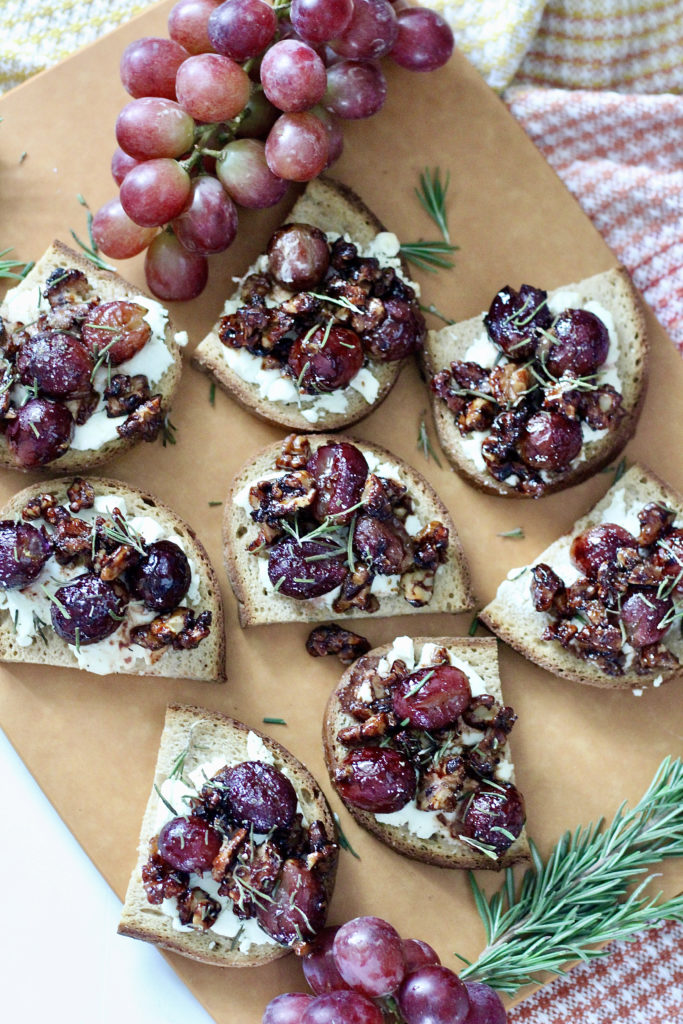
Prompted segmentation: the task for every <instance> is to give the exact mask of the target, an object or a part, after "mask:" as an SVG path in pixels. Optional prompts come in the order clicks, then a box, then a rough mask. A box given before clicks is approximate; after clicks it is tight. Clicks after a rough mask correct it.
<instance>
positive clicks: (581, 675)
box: [478, 465, 683, 690]
mask: <svg viewBox="0 0 683 1024" xmlns="http://www.w3.org/2000/svg"><path fill="white" fill-rule="evenodd" d="M619 491H624V492H627V493H628V494H629V495H630V496H632V497H633V499H634V500H633V501H632V502H631V503H630V504H631V505H635V506H636V507H641V506H642V505H645V504H647V503H648V502H650V501H660V502H664V503H665V504H666V505H668V506H669V507H670V508H675V509H676V510H677V513H678V518H679V520H683V497H682V496H681V495H680V494H678V493H677V492H676V491H674V490H673V488H671V487H670V486H669V485H668V484H666V483H664V481H663V480H661V479H660V478H659V477H658V476H656V474H654V473H653V472H652V471H651V470H649V469H647V468H646V467H644V466H639V465H634V466H632V467H631V468H630V469H629V470H628V471H627V472H626V473H625V474H624V476H623V477H622V478H621V480H620V481H618V483H617V484H614V485H613V486H612V487H611V488H610V489H609V490H608V491H607V494H606V495H605V496H604V498H602V499H601V500H600V501H599V502H597V503H596V504H595V505H594V506H593V508H591V509H590V510H589V511H588V512H587V513H586V515H584V516H582V517H581V518H580V519H578V520H577V521H576V522H575V523H574V526H573V527H572V529H571V530H570V531H569V532H568V533H565V534H563V535H562V536H561V537H559V538H558V539H557V540H556V541H555V542H554V543H553V544H551V545H550V547H548V548H546V549H545V551H542V552H541V553H540V554H539V555H538V556H537V557H536V558H535V559H533V561H532V562H530V563H529V564H530V566H533V565H538V563H539V562H546V561H548V562H550V564H552V558H553V556H557V554H558V552H562V551H563V552H568V549H569V546H570V544H571V541H572V539H573V538H574V537H575V536H576V535H577V534H579V533H582V532H583V531H584V530H587V529H589V527H591V526H595V525H597V524H598V523H600V522H602V521H603V519H602V512H603V510H605V509H607V508H609V506H610V504H611V502H612V499H613V497H614V494H615V493H617V492H619ZM529 581H530V576H529V574H528V573H525V574H524V575H523V576H521V577H520V578H519V584H520V585H519V587H516V588H515V589H514V591H510V594H506V593H505V587H506V584H509V583H515V582H517V581H514V580H510V581H503V583H502V584H501V586H500V587H499V589H498V592H497V594H496V596H495V597H494V599H493V600H492V601H490V602H489V603H488V604H487V605H486V607H485V608H482V610H481V611H480V612H479V613H478V617H479V619H480V620H481V621H482V622H483V623H485V624H486V625H487V626H488V627H489V629H491V630H492V631H493V632H494V633H496V634H497V636H499V637H500V639H501V640H503V641H504V642H505V643H506V644H508V645H509V646H510V647H513V648H514V649H515V650H516V651H518V652H519V653H520V654H522V655H523V656H524V657H525V658H528V659H529V661H533V662H535V663H536V664H537V665H540V667H541V668H544V669H546V670H547V671H548V672H551V673H552V674H553V675H555V676H560V678H562V679H568V680H570V681H571V682H574V683H582V684H584V685H587V686H597V687H600V688H602V689H611V690H627V689H636V690H642V689H645V688H650V687H652V686H654V685H655V680H657V679H659V680H660V682H658V683H657V684H656V685H661V683H664V682H668V681H669V680H670V679H674V678H675V677H676V676H678V675H680V673H681V672H682V671H683V665H679V666H678V667H676V668H669V669H661V670H660V669H657V670H653V671H651V672H649V673H646V674H643V675H640V674H639V673H636V672H634V671H627V672H625V673H624V675H623V676H608V675H606V674H605V673H604V672H602V671H601V669H600V668H599V667H598V666H597V665H594V664H593V663H592V662H588V661H582V660H581V659H580V658H578V657H576V656H575V655H574V654H573V653H572V652H571V651H568V650H565V648H563V647H562V646H561V645H560V644H559V643H556V642H555V641H547V640H541V638H540V634H541V631H542V629H543V626H544V625H545V623H546V621H547V619H546V616H545V615H544V614H543V613H542V612H536V611H535V609H534V608H533V605H532V604H531V598H530V596H528V595H529ZM522 584H523V585H522ZM511 599H512V600H513V602H514V616H513V615H511V614H510V611H511V607H510V600H511ZM679 657H680V655H679Z"/></svg>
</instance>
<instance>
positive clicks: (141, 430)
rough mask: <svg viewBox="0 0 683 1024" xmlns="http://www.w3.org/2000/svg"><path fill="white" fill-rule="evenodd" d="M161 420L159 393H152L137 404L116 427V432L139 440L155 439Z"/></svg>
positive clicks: (162, 418)
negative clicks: (144, 400)
mask: <svg viewBox="0 0 683 1024" xmlns="http://www.w3.org/2000/svg"><path fill="white" fill-rule="evenodd" d="M163 421H164V413H163V410H162V408H161V395H154V396H153V398H150V399H149V400H148V401H146V402H143V403H142V405H139V406H138V408H137V409H135V411H134V412H132V413H131V414H130V416H129V417H128V419H127V420H125V421H124V422H123V423H122V424H121V425H120V426H118V427H117V428H116V432H117V433H118V434H119V436H120V437H139V438H140V440H141V441H155V440H156V438H157V436H158V434H159V431H160V430H161V425H162V423H163Z"/></svg>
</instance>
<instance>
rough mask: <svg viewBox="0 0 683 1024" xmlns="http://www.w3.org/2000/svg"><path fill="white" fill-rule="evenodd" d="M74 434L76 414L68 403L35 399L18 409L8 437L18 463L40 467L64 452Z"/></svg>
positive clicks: (27, 467)
mask: <svg viewBox="0 0 683 1024" xmlns="http://www.w3.org/2000/svg"><path fill="white" fill-rule="evenodd" d="M73 433H74V420H73V416H72V415H71V413H70V411H69V410H68V409H67V407H66V406H65V405H61V404H60V403H59V402H51V401H50V400H49V399H47V398H31V399H29V401H28V402H26V404H25V405H22V406H20V408H19V409H17V415H16V417H15V418H14V419H13V420H10V422H9V424H8V426H7V430H6V432H5V437H6V438H7V445H8V447H9V450H10V452H11V453H12V457H13V458H14V460H15V462H16V463H17V465H19V466H22V467H23V468H24V469H36V468H37V467H38V466H44V465H45V464H46V463H48V462H54V460H55V459H58V458H59V457H60V455H63V454H64V452H65V451H67V449H68V447H69V445H70V444H71V439H72V437H73Z"/></svg>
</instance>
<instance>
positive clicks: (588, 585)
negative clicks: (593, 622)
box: [566, 576, 604, 614]
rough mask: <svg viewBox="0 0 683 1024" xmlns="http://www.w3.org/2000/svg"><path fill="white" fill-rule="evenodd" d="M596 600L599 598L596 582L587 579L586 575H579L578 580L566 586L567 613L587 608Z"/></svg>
mask: <svg viewBox="0 0 683 1024" xmlns="http://www.w3.org/2000/svg"><path fill="white" fill-rule="evenodd" d="M596 600H599V594H598V587H597V586H596V584H595V583H594V582H593V580H589V579H588V577H587V576H579V578H578V580H576V581H575V582H574V583H572V584H571V585H570V586H569V587H568V588H567V600H566V610H567V614H569V613H571V612H579V611H583V610H584V609H587V608H589V607H590V605H591V604H592V603H593V602H594V601H596ZM603 606H604V605H603Z"/></svg>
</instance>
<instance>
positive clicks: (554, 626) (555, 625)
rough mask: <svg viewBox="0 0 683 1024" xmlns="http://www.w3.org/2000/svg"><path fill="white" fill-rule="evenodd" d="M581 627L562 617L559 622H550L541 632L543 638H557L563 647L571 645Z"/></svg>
mask: <svg viewBox="0 0 683 1024" xmlns="http://www.w3.org/2000/svg"><path fill="white" fill-rule="evenodd" d="M578 632H579V627H578V626H576V625H575V624H574V623H573V622H570V621H569V619H560V620H559V621H557V622H550V623H549V624H548V625H547V626H546V627H545V629H544V630H543V632H542V633H541V640H557V641H558V643H560V644H562V646H563V647H569V645H570V644H571V642H572V641H573V639H574V637H575V636H576V634H577V633H578Z"/></svg>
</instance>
